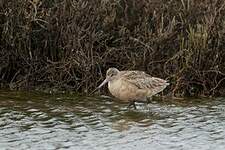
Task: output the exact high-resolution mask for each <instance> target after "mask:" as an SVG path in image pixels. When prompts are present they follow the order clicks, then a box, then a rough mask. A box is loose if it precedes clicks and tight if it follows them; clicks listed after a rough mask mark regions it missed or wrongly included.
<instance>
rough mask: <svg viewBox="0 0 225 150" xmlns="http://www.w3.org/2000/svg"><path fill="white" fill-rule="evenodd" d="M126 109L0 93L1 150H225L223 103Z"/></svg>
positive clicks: (99, 101) (160, 103)
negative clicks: (152, 149) (151, 149)
mask: <svg viewBox="0 0 225 150" xmlns="http://www.w3.org/2000/svg"><path fill="white" fill-rule="evenodd" d="M126 107H127V104H123V103H120V102H118V101H113V100H112V99H108V98H96V97H79V96H74V95H65V94H64V95H54V96H53V95H47V94H37V93H29V92H6V91H0V146H1V148H2V149H15V148H16V149H68V148H69V149H122V148H124V149H140V148H142V149H150V148H154V149H160V150H161V149H175V150H176V149H193V148H194V149H213V148H215V149H217V150H218V149H221V150H222V149H224V148H225V140H224V137H225V99H224V98H217V99H184V100H171V99H166V100H157V101H154V102H152V103H151V104H148V105H145V104H138V109H137V110H133V109H131V110H127V109H126Z"/></svg>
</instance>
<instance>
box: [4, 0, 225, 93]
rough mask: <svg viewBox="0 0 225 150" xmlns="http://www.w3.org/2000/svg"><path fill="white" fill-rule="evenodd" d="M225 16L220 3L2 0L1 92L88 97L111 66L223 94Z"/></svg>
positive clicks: (177, 86) (173, 89) (187, 89)
mask: <svg viewBox="0 0 225 150" xmlns="http://www.w3.org/2000/svg"><path fill="white" fill-rule="evenodd" d="M224 16H225V1H223V0H214V1H212V0H199V1H194V0H170V1H168V0H138V1H133V0H93V1H90V0H53V1H48V0H16V1H15V0H2V1H1V2H0V62H1V64H0V81H1V87H2V88H5V87H9V88H10V89H32V88H38V89H45V88H56V89H62V90H63V89H66V90H73V91H77V92H81V93H87V92H89V91H90V90H93V89H94V88H95V87H96V86H97V85H98V84H99V83H100V82H101V81H102V80H103V78H104V76H105V71H106V70H107V69H108V68H109V67H117V68H119V69H120V70H143V71H146V72H147V73H149V74H151V75H152V76H157V77H160V78H163V79H167V80H169V81H170V83H171V85H170V87H169V90H168V91H170V93H171V94H173V95H181V96H195V95H203V96H209V95H212V96H215V95H224V93H225V48H224V47H225V17H224Z"/></svg>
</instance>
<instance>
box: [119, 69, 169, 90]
mask: <svg viewBox="0 0 225 150" xmlns="http://www.w3.org/2000/svg"><path fill="white" fill-rule="evenodd" d="M121 77H122V79H123V80H125V81H127V82H129V83H131V84H133V85H135V86H136V87H138V88H139V89H156V88H158V87H162V86H167V85H168V84H169V83H167V81H166V80H163V79H160V78H156V77H152V76H150V75H149V74H146V73H145V72H142V71H127V72H124V73H123V74H121Z"/></svg>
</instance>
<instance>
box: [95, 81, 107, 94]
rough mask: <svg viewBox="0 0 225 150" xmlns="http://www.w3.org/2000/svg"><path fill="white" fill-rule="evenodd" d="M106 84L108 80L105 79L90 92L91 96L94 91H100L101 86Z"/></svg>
mask: <svg viewBox="0 0 225 150" xmlns="http://www.w3.org/2000/svg"><path fill="white" fill-rule="evenodd" d="M108 82H109V80H108V79H105V80H104V81H103V82H102V83H101V84H100V85H99V86H98V87H97V88H96V89H94V91H92V92H91V94H93V93H94V92H95V91H96V90H98V89H100V88H101V87H102V86H103V85H105V84H106V83H108Z"/></svg>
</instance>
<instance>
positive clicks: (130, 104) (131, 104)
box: [127, 101, 137, 109]
mask: <svg viewBox="0 0 225 150" xmlns="http://www.w3.org/2000/svg"><path fill="white" fill-rule="evenodd" d="M131 106H133V107H134V109H137V107H136V105H135V101H130V102H129V105H128V106H127V108H130V107H131Z"/></svg>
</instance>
